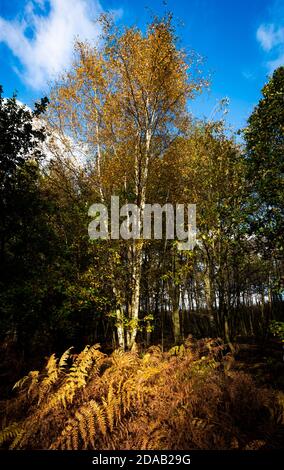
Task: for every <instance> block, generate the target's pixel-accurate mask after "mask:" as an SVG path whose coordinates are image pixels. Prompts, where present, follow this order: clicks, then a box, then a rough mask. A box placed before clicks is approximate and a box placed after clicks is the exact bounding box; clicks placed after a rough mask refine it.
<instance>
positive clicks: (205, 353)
mask: <svg viewBox="0 0 284 470" xmlns="http://www.w3.org/2000/svg"><path fill="white" fill-rule="evenodd" d="M230 357H231V356H230V355H226V354H225V352H224V346H223V344H222V343H221V342H220V341H218V340H210V339H205V340H200V341H193V340H192V338H188V340H187V341H186V342H185V344H184V345H181V346H175V347H174V348H172V349H171V350H170V351H168V352H164V353H163V352H161V350H160V348H159V347H157V346H152V347H151V348H150V349H148V350H147V351H146V353H144V354H143V355H139V354H138V353H135V352H122V351H121V350H116V351H114V352H113V353H112V354H111V355H110V356H107V355H105V354H103V353H102V352H101V351H100V349H99V347H98V346H97V345H95V346H91V347H89V346H87V347H86V348H85V349H84V350H83V351H82V352H81V353H80V354H78V355H77V354H71V349H69V350H68V351H66V352H65V353H64V354H63V356H62V357H61V358H60V359H59V360H57V359H56V358H55V356H54V355H52V356H51V357H50V359H49V360H48V362H47V366H46V368H45V369H44V370H43V371H42V372H35V371H33V372H32V373H30V374H29V375H28V376H27V377H25V378H24V380H21V381H19V382H18V383H17V384H16V388H17V389H18V394H17V395H16V396H15V398H13V399H11V400H8V401H6V402H4V403H2V407H1V415H2V431H1V434H0V442H1V444H2V446H3V447H4V448H7V447H8V448H10V449H231V448H240V449H246V448H247V449H248V448H254V447H255V446H256V447H257V448H261V447H265V446H266V445H268V444H269V442H270V440H269V439H270V437H271V439H272V437H273V436H274V435H275V433H276V431H277V429H278V427H279V425H280V424H281V422H282V421H283V407H281V406H280V405H279V404H278V402H277V400H276V396H275V395H274V393H273V392H271V391H268V390H266V389H262V388H257V387H256V385H255V384H254V382H253V380H252V378H251V377H250V376H248V375H246V374H244V373H241V372H237V371H233V370H231V368H230V367H229V364H230ZM205 397H206V399H204V398H205ZM264 429H265V432H264ZM269 436H270V437H269ZM274 444H275V442H274Z"/></svg>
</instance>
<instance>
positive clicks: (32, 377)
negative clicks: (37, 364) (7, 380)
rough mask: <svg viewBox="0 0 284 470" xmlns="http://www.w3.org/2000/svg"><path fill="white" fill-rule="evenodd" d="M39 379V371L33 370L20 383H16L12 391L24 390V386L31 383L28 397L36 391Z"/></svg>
mask: <svg viewBox="0 0 284 470" xmlns="http://www.w3.org/2000/svg"><path fill="white" fill-rule="evenodd" d="M38 378H39V371H38V370H31V371H30V372H29V373H28V375H25V376H24V377H22V378H21V379H20V380H18V382H16V383H15V385H14V386H13V388H12V390H16V389H23V387H24V385H25V384H27V382H29V387H28V392H27V393H28V395H30V394H31V392H32V391H33V390H34V389H35V387H36V385H37V384H38Z"/></svg>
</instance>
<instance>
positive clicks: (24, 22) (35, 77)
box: [0, 0, 103, 90]
mask: <svg viewBox="0 0 284 470" xmlns="http://www.w3.org/2000/svg"><path fill="white" fill-rule="evenodd" d="M47 7H49V8H48V11H47ZM102 11H103V10H102V7H101V5H100V3H99V1H98V0H49V1H46V0H29V1H27V2H26V4H25V10H24V14H23V16H22V18H20V19H19V18H18V19H14V20H11V21H8V20H6V19H4V18H2V17H0V42H1V41H2V42H4V43H6V45H7V46H8V47H9V48H10V49H11V51H12V52H13V54H14V56H15V57H17V59H18V60H19V62H20V65H21V68H20V70H17V72H18V73H19V74H20V75H21V77H22V79H23V80H24V81H25V82H26V83H27V84H29V85H30V86H32V87H33V88H35V89H39V90H40V89H43V88H44V87H45V86H46V84H47V82H48V81H49V80H52V79H53V78H54V77H56V76H57V75H58V74H59V73H60V72H62V71H63V70H64V69H67V68H68V66H70V64H71V61H72V53H73V44H74V39H75V38H76V37H79V38H80V39H82V40H89V41H93V40H94V41H96V40H98V36H99V33H100V28H99V26H98V25H97V24H95V22H94V20H96V18H97V17H98V16H99V15H100V13H102Z"/></svg>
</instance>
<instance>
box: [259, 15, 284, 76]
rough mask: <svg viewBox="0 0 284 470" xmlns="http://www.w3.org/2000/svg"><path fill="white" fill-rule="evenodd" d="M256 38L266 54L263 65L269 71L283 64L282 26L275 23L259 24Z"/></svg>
mask: <svg viewBox="0 0 284 470" xmlns="http://www.w3.org/2000/svg"><path fill="white" fill-rule="evenodd" d="M256 38H257V40H258V42H259V44H260V46H261V47H262V49H263V50H264V52H265V53H266V54H268V56H267V59H266V62H265V65H266V67H267V68H268V70H269V72H273V71H274V70H275V69H276V68H277V67H280V66H281V65H284V27H283V26H282V25H277V24H275V23H269V24H261V25H260V26H259V28H258V29H257V32H256Z"/></svg>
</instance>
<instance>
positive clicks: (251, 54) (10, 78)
mask: <svg viewBox="0 0 284 470" xmlns="http://www.w3.org/2000/svg"><path fill="white" fill-rule="evenodd" d="M165 3H166V6H165ZM165 9H167V10H171V11H172V12H173V13H174V16H175V18H176V19H177V20H178V21H179V20H180V22H182V23H183V26H180V27H179V29H178V33H179V36H180V38H181V45H182V46H183V47H186V48H187V49H194V50H195V51H196V52H198V53H199V54H201V55H202V56H203V57H204V58H205V70H206V71H207V72H208V73H210V75H211V88H210V91H209V92H206V93H204V94H203V96H201V97H200V98H198V99H197V100H196V101H195V102H193V103H191V104H190V109H191V111H192V112H193V114H194V115H195V116H197V117H203V116H206V117H209V116H210V115H212V112H213V110H214V108H215V107H216V104H217V103H218V101H219V100H220V99H222V98H224V97H227V98H229V100H230V107H229V110H230V111H229V114H228V117H227V119H228V122H229V123H230V124H231V125H232V126H233V128H235V129H238V128H240V127H243V126H244V125H245V122H246V119H247V117H248V116H249V114H250V113H251V111H252V109H253V106H254V105H255V104H256V103H257V102H258V100H259V97H260V90H261V88H262V86H263V84H264V83H265V82H266V81H267V77H268V75H269V74H271V73H272V72H273V70H274V69H275V68H276V67H277V66H279V65H283V64H284V0H168V1H167V2H163V0H151V1H149V0H145V1H139V2H135V1H134V0H101V1H100V2H98V1H97V0H13V1H11V0H0V83H1V84H2V85H3V87H4V92H5V95H6V96H9V95H11V94H12V92H13V91H14V90H15V89H16V90H17V91H18V97H19V99H20V100H21V101H23V102H25V103H27V104H29V105H32V103H33V102H34V101H35V100H36V99H38V98H39V97H41V96H42V95H44V94H46V93H48V83H49V82H52V79H53V77H55V76H56V75H57V74H58V73H61V72H62V71H63V70H64V69H66V68H68V65H69V64H70V61H71V58H72V44H73V41H74V37H75V36H77V37H81V38H82V39H88V40H96V38H97V37H98V34H99V30H98V27H97V26H96V25H95V24H94V21H93V20H94V19H95V18H96V17H97V16H98V15H99V14H100V13H101V12H103V11H108V10H112V11H114V12H115V15H116V18H117V21H118V22H122V23H124V24H127V25H131V24H137V25H138V26H139V27H141V28H144V26H145V23H146V22H147V21H148V20H149V11H150V12H151V11H152V12H153V13H155V14H162V13H163V12H164V11H165Z"/></svg>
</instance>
